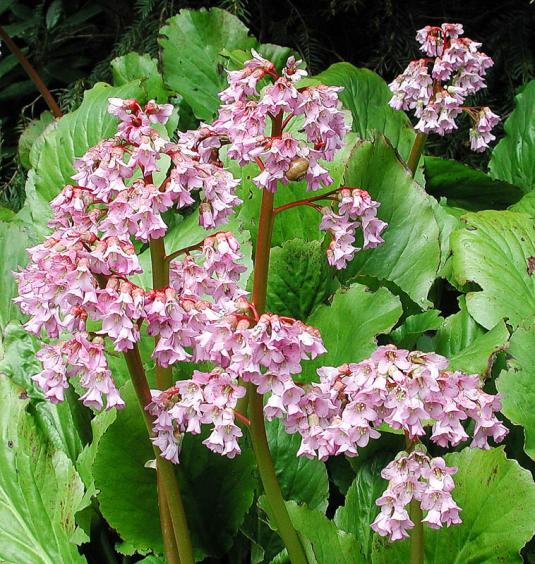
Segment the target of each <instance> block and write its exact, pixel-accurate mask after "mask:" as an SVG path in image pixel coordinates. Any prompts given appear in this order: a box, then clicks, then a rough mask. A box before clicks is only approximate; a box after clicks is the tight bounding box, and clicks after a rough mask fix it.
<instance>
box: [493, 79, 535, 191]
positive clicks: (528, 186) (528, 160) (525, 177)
mask: <svg viewBox="0 0 535 564" xmlns="http://www.w3.org/2000/svg"><path fill="white" fill-rule="evenodd" d="M503 127H504V130H505V136H504V137H503V138H502V139H500V142H499V143H498V144H497V145H496V147H494V150H493V151H492V155H491V158H490V163H489V172H490V175H491V176H492V177H493V178H497V179H499V180H504V181H505V182H510V183H511V184H516V185H517V186H519V187H520V188H522V190H523V191H524V192H529V191H531V190H532V189H533V188H534V187H535V170H534V168H533V160H534V159H535V80H532V81H531V82H529V83H528V84H526V85H525V86H524V88H523V89H522V90H521V91H520V93H519V94H518V95H517V96H516V97H515V109H514V110H513V112H512V113H511V114H510V116H509V117H508V118H507V119H506V120H505V123H504V126H503Z"/></svg>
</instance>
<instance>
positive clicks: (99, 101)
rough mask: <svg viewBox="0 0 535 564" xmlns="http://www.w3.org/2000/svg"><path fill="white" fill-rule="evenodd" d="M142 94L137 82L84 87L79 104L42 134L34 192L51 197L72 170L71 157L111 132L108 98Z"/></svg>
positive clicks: (114, 122) (113, 128) (112, 123)
mask: <svg viewBox="0 0 535 564" xmlns="http://www.w3.org/2000/svg"><path fill="white" fill-rule="evenodd" d="M142 96H144V90H143V88H142V87H141V86H140V83H139V81H136V82H130V83H128V84H124V85H123V86H117V87H112V86H109V85H108V84H104V83H98V84H96V85H95V86H94V87H93V88H91V90H88V91H87V92H86V93H85V94H84V100H83V102H82V104H81V105H80V107H79V108H78V109H77V110H75V111H74V112H71V113H70V114H67V115H66V116H64V117H62V118H61V119H60V120H59V121H58V124H57V127H56V128H55V129H53V130H52V131H51V132H50V133H49V134H47V135H46V138H45V140H44V143H43V147H42V148H41V151H40V152H39V157H38V159H37V164H36V166H35V171H36V179H35V186H36V189H37V191H38V192H39V193H40V194H41V195H42V196H44V197H45V198H46V199H47V200H50V199H52V198H53V197H54V196H55V195H56V194H57V193H58V192H59V191H60V190H61V189H62V188H63V186H64V185H65V184H67V183H68V182H69V180H70V178H71V176H72V174H73V173H74V168H73V162H74V159H75V158H76V157H81V156H82V155H83V154H84V153H85V152H86V151H87V149H89V148H90V147H93V146H94V145H96V144H97V143H98V142H99V141H101V140H102V139H105V138H107V137H111V136H112V135H113V134H114V133H115V131H116V127H117V120H116V118H114V117H113V116H111V115H110V114H109V113H108V98H110V97H118V98H141V97H142Z"/></svg>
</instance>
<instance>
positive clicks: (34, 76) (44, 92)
mask: <svg viewBox="0 0 535 564" xmlns="http://www.w3.org/2000/svg"><path fill="white" fill-rule="evenodd" d="M0 39H2V41H3V42H4V43H5V44H6V45H7V46H8V49H9V50H10V51H11V52H12V53H13V55H15V57H16V58H17V60H18V61H19V63H20V66H21V67H22V68H23V69H24V70H25V71H26V74H27V75H28V76H29V77H30V79H31V80H32V82H33V83H34V84H35V86H36V88H37V90H39V92H40V93H41V96H42V97H43V98H44V100H45V102H46V104H47V106H48V107H49V108H50V111H51V112H52V113H53V114H54V117H57V118H59V117H61V116H62V115H63V112H62V111H61V110H60V108H59V106H58V104H57V102H56V100H54V97H53V96H52V94H51V93H50V90H49V89H48V88H47V85H46V84H45V83H44V81H43V79H42V78H41V77H40V76H39V73H38V72H37V71H36V70H35V69H34V67H33V65H32V64H31V63H30V61H28V59H27V58H26V55H24V53H23V52H22V51H21V50H20V49H19V48H18V47H17V45H16V44H15V42H14V41H13V39H11V37H9V35H8V34H7V32H6V31H5V30H4V29H3V28H2V27H1V26H0Z"/></svg>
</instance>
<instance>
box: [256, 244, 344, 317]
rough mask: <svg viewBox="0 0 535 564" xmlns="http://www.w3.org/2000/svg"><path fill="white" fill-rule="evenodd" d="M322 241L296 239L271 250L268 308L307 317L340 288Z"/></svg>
mask: <svg viewBox="0 0 535 564" xmlns="http://www.w3.org/2000/svg"><path fill="white" fill-rule="evenodd" d="M337 286H338V283H337V281H336V279H335V276H334V272H333V270H332V268H330V266H329V263H328V262H327V257H326V254H325V249H324V248H323V247H322V245H321V243H320V242H319V241H303V240H302V239H292V240H290V241H286V242H285V243H283V245H282V246H281V247H274V248H273V249H271V258H270V265H269V278H268V295H267V309H268V310H269V311H272V312H275V313H278V314H280V315H286V316H289V317H295V318H296V319H306V318H307V317H308V316H309V315H310V314H311V313H312V311H313V310H314V308H315V307H316V306H317V305H318V304H320V303H321V302H323V301H324V300H325V299H326V298H327V297H328V296H329V295H331V294H332V293H333V292H334V291H335V290H336V288H337Z"/></svg>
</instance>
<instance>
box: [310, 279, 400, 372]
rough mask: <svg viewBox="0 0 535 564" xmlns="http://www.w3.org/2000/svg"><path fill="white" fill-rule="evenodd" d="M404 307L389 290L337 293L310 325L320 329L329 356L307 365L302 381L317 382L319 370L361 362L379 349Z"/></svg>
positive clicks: (358, 287)
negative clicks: (378, 345) (380, 336)
mask: <svg viewBox="0 0 535 564" xmlns="http://www.w3.org/2000/svg"><path fill="white" fill-rule="evenodd" d="M401 311H402V309H401V303H400V300H399V298H398V297H396V296H394V295H392V294H391V293H390V292H389V291H388V290H387V289H386V288H379V289H378V290H377V291H376V292H371V291H370V290H369V289H368V288H366V286H362V285H361V284H351V286H350V287H349V288H347V289H341V290H338V291H337V292H336V294H335V295H334V297H333V299H332V302H331V304H330V305H321V306H319V307H318V308H317V309H316V310H315V311H314V312H313V313H312V315H311V316H310V317H309V318H308V320H307V323H308V324H309V325H312V327H316V328H318V329H319V331H320V333H321V336H322V338H323V343H324V344H325V348H326V349H327V352H326V353H325V354H324V355H321V356H320V357H318V358H317V359H316V360H314V361H310V362H305V363H304V366H303V374H302V376H301V378H303V379H304V380H307V381H311V380H315V379H316V378H317V376H316V374H315V371H316V368H317V367H319V366H338V365H340V364H343V363H344V362H358V361H360V360H362V359H364V358H366V357H367V356H369V355H370V354H371V353H372V352H373V350H374V349H375V348H376V346H377V340H376V338H377V336H378V335H381V334H384V333H388V332H389V331H390V329H392V327H393V326H394V325H395V323H396V321H397V320H398V319H399V317H400V316H401Z"/></svg>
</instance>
